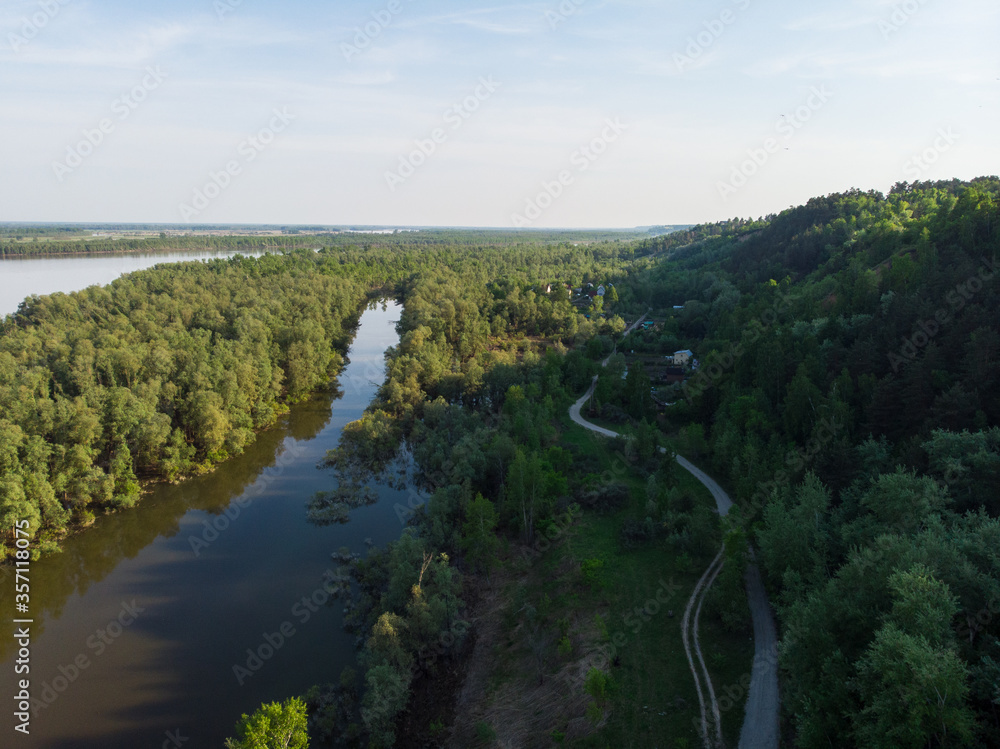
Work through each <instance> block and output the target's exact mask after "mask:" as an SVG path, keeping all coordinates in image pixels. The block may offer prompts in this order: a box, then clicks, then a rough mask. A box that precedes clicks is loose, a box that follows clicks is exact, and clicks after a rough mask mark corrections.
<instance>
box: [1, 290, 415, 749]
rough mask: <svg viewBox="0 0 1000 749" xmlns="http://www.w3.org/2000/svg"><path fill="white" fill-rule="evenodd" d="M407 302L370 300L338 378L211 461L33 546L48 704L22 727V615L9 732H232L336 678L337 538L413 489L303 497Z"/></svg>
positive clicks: (48, 741)
mask: <svg viewBox="0 0 1000 749" xmlns="http://www.w3.org/2000/svg"><path fill="white" fill-rule="evenodd" d="M400 311H401V308H400V307H399V306H398V305H395V304H392V303H390V304H388V305H387V306H385V305H382V304H379V305H372V306H371V307H369V309H368V310H367V311H365V312H364V314H363V315H362V317H361V323H360V326H359V328H358V331H357V335H356V338H355V340H354V343H353V344H352V346H351V349H350V353H349V357H350V363H349V364H348V366H347V367H346V368H345V370H344V371H343V372H342V373H341V376H340V377H339V378H338V383H339V384H338V390H337V392H336V393H335V394H327V395H325V396H322V397H317V398H314V399H313V400H311V401H309V402H306V403H303V404H300V405H297V406H295V407H293V409H292V411H291V413H290V414H288V415H287V416H286V417H285V418H284V419H283V420H282V421H281V422H280V423H279V424H278V425H277V426H276V427H274V428H272V429H270V430H268V431H266V432H263V433H261V434H260V435H258V438H257V440H256V442H255V443H254V444H253V445H252V446H251V447H250V448H249V449H248V450H247V451H246V452H245V453H244V454H243V455H241V456H238V457H236V458H233V459H232V460H230V461H228V462H227V463H225V464H223V465H221V466H219V467H218V468H217V469H216V471H215V472H213V473H211V474H209V475H206V476H202V477H199V478H195V479H191V480H189V481H186V482H184V483H181V484H177V485H158V486H155V487H153V488H152V490H151V491H150V492H149V493H148V494H147V495H145V496H144V498H143V500H142V502H141V503H140V504H139V506H138V507H136V508H135V509H133V510H130V511H126V512H122V513H118V514H114V515H109V516H105V517H101V518H99V519H98V521H97V522H96V524H95V525H94V527H92V528H90V529H88V530H86V531H85V532H83V533H80V534H78V535H76V536H74V537H72V538H70V539H68V540H67V541H66V542H65V550H64V551H63V552H62V553H61V554H57V555H54V556H49V557H45V558H43V559H40V560H38V561H36V562H33V563H32V565H31V569H30V579H31V616H32V618H33V619H34V622H33V623H32V624H31V625H30V628H31V634H32V640H31V656H30V669H31V672H30V679H31V696H32V698H33V699H34V700H36V706H37V705H38V703H39V701H40V702H41V703H43V704H44V708H43V709H41V710H40V711H39V713H38V715H37V716H35V717H34V718H33V719H32V721H31V733H30V736H27V737H24V736H22V735H21V734H18V733H15V732H14V718H13V710H12V709H11V707H12V704H11V703H13V702H14V700H13V699H12V698H13V697H14V695H15V694H16V693H17V687H16V682H15V679H16V678H20V677H17V676H16V675H15V665H16V664H15V661H16V659H17V653H16V652H15V643H14V640H13V637H12V635H11V633H10V632H8V633H7V634H6V635H5V636H4V637H3V638H0V695H3V698H4V702H6V703H7V704H6V706H5V708H4V709H3V719H2V721H0V726H2V728H0V730H2V734H0V736H2V738H0V746H3V747H7V746H11V747H13V746H17V747H25V748H27V749H56V748H58V749H119V748H120V749H145V748H146V747H149V748H150V749H154V748H156V749H158V748H159V747H163V746H171V747H173V746H179V745H183V747H184V748H185V749H200V748H201V747H205V748H206V749H220V748H221V746H222V743H223V740H224V738H225V737H226V736H227V735H230V734H231V732H232V727H233V724H234V722H235V721H236V719H237V718H239V716H240V714H241V713H243V712H252V711H253V710H254V709H256V707H257V706H259V704H260V703H261V702H262V701H270V700H276V699H282V698H285V697H288V696H291V695H295V694H302V693H303V692H304V691H305V690H306V689H308V687H309V686H311V685H312V684H315V683H318V682H326V681H336V680H337V677H338V676H339V673H340V669H341V668H342V667H343V666H344V665H346V664H347V663H349V662H350V661H351V660H352V659H353V654H354V647H353V638H352V637H349V636H348V635H346V634H345V633H344V632H343V631H342V630H341V617H342V613H343V611H342V606H341V604H340V603H335V604H334V605H326V606H317V605H316V604H315V603H314V601H316V600H322V598H323V597H324V596H323V595H322V594H320V595H317V596H316V597H315V598H314V599H313V600H309V601H308V603H304V602H303V600H302V599H303V598H304V597H305V598H306V599H310V598H311V597H312V596H313V594H314V593H316V592H317V591H318V590H320V589H321V587H322V585H323V576H324V573H325V572H326V571H327V570H335V569H336V567H337V565H338V562H336V561H335V560H333V559H331V552H334V551H336V550H337V549H339V548H340V547H342V546H347V547H349V548H350V549H351V551H352V552H357V553H360V554H362V555H364V553H365V551H366V543H365V541H366V539H370V540H371V541H372V542H374V543H375V544H378V545H382V544H384V543H385V542H387V541H390V540H393V539H395V538H397V537H398V536H399V533H400V531H401V523H400V520H399V518H398V516H397V511H396V505H397V503H399V504H402V505H406V503H407V493H406V492H400V491H395V490H391V489H387V488H385V487H377V488H378V493H379V501H378V502H377V503H376V504H374V505H371V506H368V507H363V508H361V509H357V510H354V511H353V512H352V514H351V521H350V522H349V523H347V524H346V525H337V526H328V527H316V526H314V525H312V524H310V523H309V522H308V521H307V520H306V513H305V505H306V501H307V500H308V499H309V498H310V497H311V496H312V495H313V493H314V492H317V491H321V490H327V489H330V488H332V486H333V481H334V479H333V477H332V475H331V472H330V471H328V470H320V469H318V468H317V464H318V462H319V461H320V460H321V459H322V458H323V456H324V454H325V453H326V451H327V450H329V449H330V448H332V447H334V446H335V445H336V444H337V441H338V439H339V437H340V433H341V430H342V429H343V427H344V425H346V424H347V423H348V422H351V421H353V420H355V419H357V418H359V417H360V416H361V414H362V412H363V411H364V408H365V407H366V406H367V405H368V403H369V402H370V401H371V399H372V397H373V396H374V394H375V392H376V390H377V388H378V386H379V384H380V383H381V381H382V378H383V371H384V361H383V354H384V352H385V350H386V348H387V347H389V346H392V345H394V344H395V343H396V341H397V334H396V330H395V326H394V322H395V321H396V320H398V319H399V315H400ZM13 598H14V575H13V573H12V572H11V571H10V569H9V568H7V569H4V570H0V612H3V615H4V618H5V619H6V620H7V622H8V624H6V625H5V626H4V629H5V630H7V629H8V628H13V626H14V625H11V624H10V621H11V618H12V617H10V616H9V615H8V612H12V611H13V610H14V601H13ZM282 630H283V633H282ZM269 643H270V644H269ZM248 650H250V651H251V653H248ZM262 656H267V657H266V658H264V657H262ZM237 667H238V668H237ZM248 674H249V675H248ZM178 737H183V738H185V739H187V740H186V741H184V742H182V744H176V743H171V742H172V741H176V739H177V738H178ZM313 746H316V743H315V742H314V743H313Z"/></svg>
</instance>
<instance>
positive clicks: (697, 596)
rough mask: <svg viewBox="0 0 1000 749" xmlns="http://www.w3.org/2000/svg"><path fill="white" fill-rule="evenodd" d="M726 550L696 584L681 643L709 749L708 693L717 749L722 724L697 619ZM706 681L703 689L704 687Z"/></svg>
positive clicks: (684, 621) (710, 745)
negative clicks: (695, 655)
mask: <svg viewBox="0 0 1000 749" xmlns="http://www.w3.org/2000/svg"><path fill="white" fill-rule="evenodd" d="M723 551H725V549H720V550H719V553H718V554H716V555H715V559H713V560H712V563H711V564H710V565H708V569H707V570H705V573H704V574H703V575H702V576H701V579H699V580H698V584H697V585H695V587H694V592H692V593H691V598H690V599H688V603H687V606H686V607H685V609H684V617H683V618H682V619H681V640H682V641H683V643H684V655H686V656H687V662H688V668H690V669H691V675H692V676H693V677H694V688H695V691H696V692H697V693H698V707H699V709H700V710H701V738H702V741H703V742H704V743H705V746H706V747H707V748H708V749H712V743H711V739H710V738H709V726H708V723H709V721H708V712H707V711H706V709H705V692H708V696H709V705H710V706H711V709H712V712H711V715H712V723H713V725H714V727H715V734H716V735H717V737H718V743H717V744H716V746H719V747H721V746H722V721H721V719H720V717H719V703H718V702H716V699H715V689H714V688H713V687H712V677H711V676H710V675H709V673H708V669H707V668H706V667H705V658H704V657H703V656H702V653H701V643H700V642H699V641H698V618H699V617H700V616H701V605H702V604H703V603H704V602H705V595H706V594H707V593H708V589H709V588H711V587H712V583H713V582H715V578H716V576H717V575H718V574H719V571H720V570H721V569H722V564H723V560H722V553H723ZM706 581H707V582H706ZM696 602H697V604H698V607H697V609H695V614H694V622H693V624H692V623H691V610H692V609H694V606H695V603H696ZM692 639H693V640H694V652H695V653H696V654H697V656H698V664H699V665H700V666H701V673H700V674H699V672H698V669H697V668H696V667H695V665H694V658H693V657H692V655H691V650H692V648H691V640H692ZM703 680H704V686H703V685H702V681H703Z"/></svg>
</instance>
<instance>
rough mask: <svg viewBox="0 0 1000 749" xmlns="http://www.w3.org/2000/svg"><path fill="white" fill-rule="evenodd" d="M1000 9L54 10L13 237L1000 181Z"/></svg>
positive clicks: (510, 217)
mask: <svg viewBox="0 0 1000 749" xmlns="http://www.w3.org/2000/svg"><path fill="white" fill-rule="evenodd" d="M998 21H1000V8H998V7H997V6H996V5H995V4H993V3H986V2H985V1H984V0H966V1H964V2H956V3H952V4H949V5H945V4H943V3H932V2H929V0H907V1H906V2H901V3H895V2H891V1H886V0H850V1H849V2H845V3H842V4H839V5H838V6H836V7H833V8H824V9H822V10H816V9H814V8H811V7H803V6H801V5H796V4H793V3H791V2H788V1H787V0H785V1H784V2H777V3H770V4H767V5H765V4H763V3H757V2H754V0H723V1H722V2H718V3H714V4H711V5H709V6H703V7H702V6H689V5H687V4H681V3H655V2H652V1H651V0H621V1H619V2H612V1H610V0H561V1H560V0H553V1H552V2H527V3H519V4H516V5H511V6H496V5H492V4H488V3H479V2H473V3H458V2H456V1H455V0H425V1H424V2H411V0H377V1H376V2H372V3H361V2H346V3H340V4H337V5H333V6H331V5H327V4H323V3H318V2H315V1H314V0H303V1H301V2H293V3H287V4H283V5H282V6H273V7H259V6H254V5H252V4H250V3H247V2H244V1H243V0H214V1H213V0H181V1H180V2H176V3H171V4H170V5H169V6H165V7H152V8H151V7H149V6H136V5H134V4H126V3H124V2H121V1H120V0H111V1H109V2H105V3H102V4H100V5H97V4H92V3H88V2H85V1H84V0H34V1H33V2H21V1H20V0H17V1H16V2H12V3H8V4H6V6H5V8H4V11H3V14H2V15H0V65H2V66H3V70H4V75H3V78H2V79H0V91H2V92H3V95H4V101H5V103H6V104H7V106H6V108H5V113H4V117H3V119H2V125H0V127H2V128H3V135H4V136H5V137H3V138H2V139H0V143H2V145H0V149H2V150H0V162H2V163H3V166H4V175H5V177H6V179H5V180H4V182H3V186H2V188H0V201H2V205H3V206H4V209H3V210H2V211H0V220H3V221H10V222H31V223H41V222H44V223H80V222H86V223H157V224H162V223H166V224H176V223H186V222H190V224H191V225H192V227H194V225H196V224H234V223H236V224H260V223H263V224H287V225H310V224H313V225H315V224H321V225H339V226H345V225H363V226H413V227H427V228H431V227H435V228H444V227H449V228H498V229H503V228H512V227H524V228H545V229H553V228H565V229H581V228H597V227H608V228H632V227H637V226H659V225H670V224H686V223H691V224H695V223H704V222H714V221H718V220H723V219H726V218H729V217H735V216H741V217H757V216H762V215H766V214H770V213H778V212H780V211H781V210H783V209H785V208H787V207H789V206H791V205H797V204H800V203H802V202H804V201H805V200H807V199H809V198H810V197H813V196H817V195H825V194H828V193H831V192H841V191H844V190H847V189H850V188H859V189H862V190H868V189H877V190H881V191H888V190H889V189H890V188H891V187H892V185H893V184H894V183H895V182H897V181H914V180H930V179H950V178H953V177H955V178H960V179H971V178H974V177H977V176H982V175H988V174H996V173H1000V144H998V143H997V142H996V138H995V130H996V123H997V122H998V121H1000V52H998V49H997V47H996V45H995V39H996V38H997V32H998V31H1000V23H998Z"/></svg>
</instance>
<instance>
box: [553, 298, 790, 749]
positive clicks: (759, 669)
mask: <svg viewBox="0 0 1000 749" xmlns="http://www.w3.org/2000/svg"><path fill="white" fill-rule="evenodd" d="M645 317H646V315H643V316H642V317H640V318H639V319H638V320H636V322H635V323H633V324H632V326H631V327H629V329H628V330H626V331H625V335H628V334H629V333H631V332H632V331H633V330H635V329H636V328H637V327H638V326H639V324H640V323H641V322H642V321H643V320H644V319H645ZM606 363H607V359H605V360H604V362H602V364H606ZM596 386H597V376H596V375H595V376H594V379H593V381H592V382H591V383H590V388H589V389H588V390H587V392H586V393H585V394H584V395H583V397H581V398H580V399H579V400H578V401H577V402H576V403H574V404H573V405H572V406H571V407H570V409H569V417H570V419H572V420H573V421H574V422H575V423H577V424H579V425H580V426H582V427H584V428H585V429H589V430H591V431H592V432H597V433H598V434H602V435H604V436H605V437H617V436H618V433H617V432H613V431H611V430H610V429H605V428H604V427H600V426H597V425H596V424H591V423H590V422H589V421H587V420H586V419H584V418H583V417H582V416H581V415H580V409H581V408H582V407H583V405H584V404H585V403H586V402H587V401H588V400H589V399H590V397H591V395H593V393H594V388H595V387H596ZM660 449H661V450H663V448H660ZM676 459H677V463H678V464H680V466H681V467H683V468H684V469H685V470H687V471H689V472H690V473H691V474H692V475H693V476H694V477H695V478H696V479H698V480H699V481H700V482H701V483H702V484H704V485H705V487H706V488H707V489H708V491H709V492H711V494H712V497H713V498H714V499H715V504H716V506H717V507H718V510H719V515H726V514H727V513H728V512H729V510H730V508H732V506H733V501H732V500H731V499H730V498H729V495H728V494H726V492H725V491H724V490H723V489H722V487H721V486H719V484H718V482H716V481H715V479H713V478H712V477H711V476H709V475H708V474H707V473H705V472H704V471H702V470H701V469H700V468H698V467H697V466H696V465H694V464H693V463H691V462H690V461H689V460H687V458H684V457H683V456H681V455H677V456H676ZM721 558H722V552H721V551H720V552H719V554H718V555H717V556H716V557H715V559H713V560H712V564H710V565H709V566H708V569H707V570H705V573H704V574H703V575H702V576H701V579H700V580H699V581H698V584H697V585H696V586H695V589H694V593H692V594H691V598H690V600H689V601H688V604H687V608H686V609H685V611H684V618H683V620H682V622H681V633H682V638H683V641H684V650H685V653H686V655H687V659H688V665H689V666H690V668H691V675H692V676H693V677H694V682H695V688H696V689H697V692H698V702H699V704H700V708H701V726H702V738H703V739H704V742H705V746H706V748H707V749H713V746H712V744H713V743H715V742H717V743H715V746H718V747H721V746H723V743H722V723H721V720H720V712H719V705H718V703H717V702H716V699H715V690H714V688H713V687H712V681H711V679H710V678H709V675H708V669H707V668H706V667H705V660H704V658H703V657H702V653H701V647H700V645H699V642H698V618H699V616H700V614H701V604H702V603H703V602H704V597H705V594H706V593H707V592H708V590H709V588H711V586H712V583H713V582H714V581H715V578H716V576H717V575H718V574H719V571H720V570H721V569H722V564H721V563H719V561H720V560H721ZM754 559H755V557H754V552H753V548H752V547H751V549H750V563H749V564H748V565H747V570H746V575H745V578H744V582H745V584H746V591H747V601H748V602H749V605H750V616H751V618H752V620H753V641H754V657H753V668H752V669H751V672H750V689H749V692H748V694H747V702H746V707H745V712H744V717H743V728H742V730H741V731H740V742H739V749H778V739H779V729H778V711H779V709H780V706H781V698H780V694H779V692H778V668H777V666H778V658H777V654H778V636H777V628H776V627H775V625H774V617H773V615H772V613H771V605H770V603H769V602H768V600H767V591H765V590H764V582H763V580H762V579H761V576H760V570H759V569H758V568H757V564H756V562H755V561H754ZM717 563H719V564H718V566H716V565H717ZM713 569H714V573H713ZM699 594H700V597H699ZM692 609H694V610H695V615H694V622H693V624H692V626H691V632H692V636H689V619H690V615H691V611H692ZM690 639H693V640H694V653H695V655H696V656H697V658H698V662H699V665H700V666H701V671H702V674H701V675H699V673H698V669H697V668H695V665H694V659H693V658H692V649H691V646H690V642H689V640H690ZM702 679H704V682H705V687H704V691H703V687H702ZM706 691H707V693H708V698H709V699H708V705H709V706H710V707H711V715H712V721H711V722H712V723H713V724H714V728H715V742H713V740H712V738H711V737H710V735H709V726H708V724H709V718H708V711H707V709H706V701H705V692H706Z"/></svg>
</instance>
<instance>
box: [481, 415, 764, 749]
mask: <svg viewBox="0 0 1000 749" xmlns="http://www.w3.org/2000/svg"><path fill="white" fill-rule="evenodd" d="M562 429H563V443H564V444H565V445H567V446H573V449H574V450H575V451H576V453H577V460H578V462H580V463H581V464H585V465H586V466H587V470H588V472H593V473H597V474H602V473H603V474H605V475H613V476H614V477H615V479H616V480H618V481H622V482H625V483H627V484H628V485H629V486H630V488H631V489H632V500H631V504H630V505H628V506H626V507H624V508H622V509H621V510H619V511H617V512H614V513H610V514H605V515H601V514H597V513H592V512H585V513H584V514H583V515H582V517H580V518H579V519H578V520H577V521H576V522H575V523H574V525H573V526H572V528H571V529H570V530H569V531H568V532H566V533H563V534H562V535H561V536H560V538H559V539H558V540H556V541H555V542H554V543H553V544H552V545H551V546H550V547H547V548H545V549H544V550H543V551H542V553H541V554H533V555H528V556H527V557H525V556H524V555H523V554H520V553H512V554H510V555H509V556H508V558H507V561H506V564H505V570H504V573H503V574H502V576H498V577H497V579H496V581H495V583H496V586H497V596H496V598H497V603H496V606H495V608H494V610H493V612H492V614H491V618H492V621H493V622H494V623H495V629H494V631H493V632H492V633H491V639H492V640H493V642H492V643H491V644H490V648H489V656H488V657H489V659H490V665H489V669H488V670H489V675H488V678H487V679H486V681H487V682H488V686H487V687H486V688H484V689H483V690H482V691H483V696H482V699H480V700H478V701H477V703H478V704H476V705H475V706H474V707H473V708H472V713H474V714H471V715H469V716H467V718H466V720H467V722H468V723H469V725H470V726H478V728H479V731H478V734H479V736H480V737H481V738H480V739H479V740H477V741H475V742H473V745H478V746H497V745H504V746H515V745H517V746H528V747H536V746H537V747H551V746H576V747H588V748H590V747H593V748H594V749H597V748H598V747H615V749H624V748H625V747H637V748H638V747H643V748H646V747H678V748H680V747H691V748H692V749H697V747H700V745H701V742H700V738H699V736H698V731H697V729H696V723H695V722H694V721H695V720H696V719H697V718H698V716H699V709H698V699H697V694H696V692H695V689H694V681H693V679H692V677H691V673H690V670H689V669H688V664H687V659H686V657H685V654H684V649H683V645H682V641H681V627H680V622H681V617H682V615H683V611H684V606H685V605H686V603H687V600H688V598H689V597H690V595H691V592H692V591H693V589H694V586H695V584H696V583H697V580H698V578H699V577H700V576H701V574H702V573H703V572H704V570H705V568H706V567H707V566H708V564H709V562H710V561H711V560H712V558H713V557H714V556H715V553H716V552H717V551H718V548H719V545H720V544H721V532H720V531H719V530H718V529H716V531H715V532H714V534H713V537H712V538H711V539H710V541H709V543H707V544H706V545H705V548H704V549H699V550H698V552H697V553H692V554H690V555H688V554H678V553H675V552H674V551H672V550H670V549H668V548H667V546H666V545H665V544H664V543H663V542H662V541H652V542H649V543H647V544H645V545H643V546H640V547H637V548H634V549H625V548H624V547H623V546H622V543H621V541H620V532H621V527H622V523H623V522H624V520H625V519H626V518H627V517H630V516H635V515H636V514H638V513H640V512H641V510H642V508H644V506H645V501H646V500H645V484H646V477H645V476H644V475H642V474H641V473H640V472H639V471H638V470H636V469H634V468H632V467H630V466H628V465H626V464H625V463H623V461H621V460H620V459H619V458H618V457H617V456H615V455H614V453H613V451H612V450H611V449H609V448H610V443H609V441H607V440H605V439H604V438H601V437H599V436H597V435H595V434H593V433H591V432H588V431H587V430H585V429H583V428H582V427H579V426H577V425H575V424H570V423H569V422H568V421H567V422H566V423H565V424H564V425H563V427H562ZM677 479H678V481H679V483H680V485H681V487H682V488H684V489H685V490H687V491H688V492H690V493H691V494H692V495H693V496H694V497H696V502H698V503H704V504H705V505H706V506H712V507H714V503H713V500H712V498H711V496H710V494H709V493H708V490H707V489H705V488H704V487H703V486H702V485H701V484H700V483H699V482H698V481H697V480H696V479H694V477H693V476H691V475H690V474H688V473H687V472H686V471H681V470H679V471H678V472H677ZM515 551H516V550H515ZM522 551H523V550H522ZM588 560H597V561H596V562H591V564H590V565H585V564H584V565H583V567H584V568H587V567H589V568H590V571H589V572H584V571H583V570H582V569H581V565H582V564H583V563H585V562H587V561H588ZM671 612H672V614H673V616H671ZM700 632H701V644H702V649H703V651H704V652H705V654H706V660H707V664H708V667H709V670H710V671H711V674H712V680H713V684H714V685H715V687H716V689H717V697H718V699H719V700H720V702H721V706H722V708H723V711H724V712H723V730H724V736H725V739H726V743H727V744H728V745H730V746H735V745H736V743H737V739H738V736H739V730H740V726H741V724H742V720H743V700H744V694H741V693H738V692H739V691H740V690H741V689H742V687H740V684H741V681H742V682H744V683H745V681H746V675H748V674H749V672H750V665H751V662H752V657H753V644H752V642H751V641H750V639H749V632H741V633H737V634H732V633H729V632H726V631H725V630H724V628H723V627H722V625H721V623H720V622H718V621H715V620H713V618H712V616H711V615H710V614H709V613H708V612H707V611H703V613H702V617H701V626H700ZM595 666H596V667H599V668H600V669H601V670H603V671H605V672H607V673H608V674H609V675H610V676H611V677H612V685H611V687H610V689H609V690H608V692H607V695H606V697H605V698H604V699H598V700H595V699H594V698H593V697H592V696H591V695H590V694H588V693H587V691H586V690H585V688H584V682H585V678H586V675H587V673H588V671H589V670H590V669H591V668H593V667H595ZM727 687H728V688H729V690H728V692H727V691H724V690H725V689H726V688H727ZM744 692H745V690H744ZM726 694H729V695H731V696H730V698H729V699H728V700H724V699H723V698H724V697H725V695H726ZM734 698H736V699H734ZM592 703H593V704H594V705H595V706H596V707H590V711H589V713H588V706H590V705H591V704H592ZM727 708H728V709H727Z"/></svg>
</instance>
